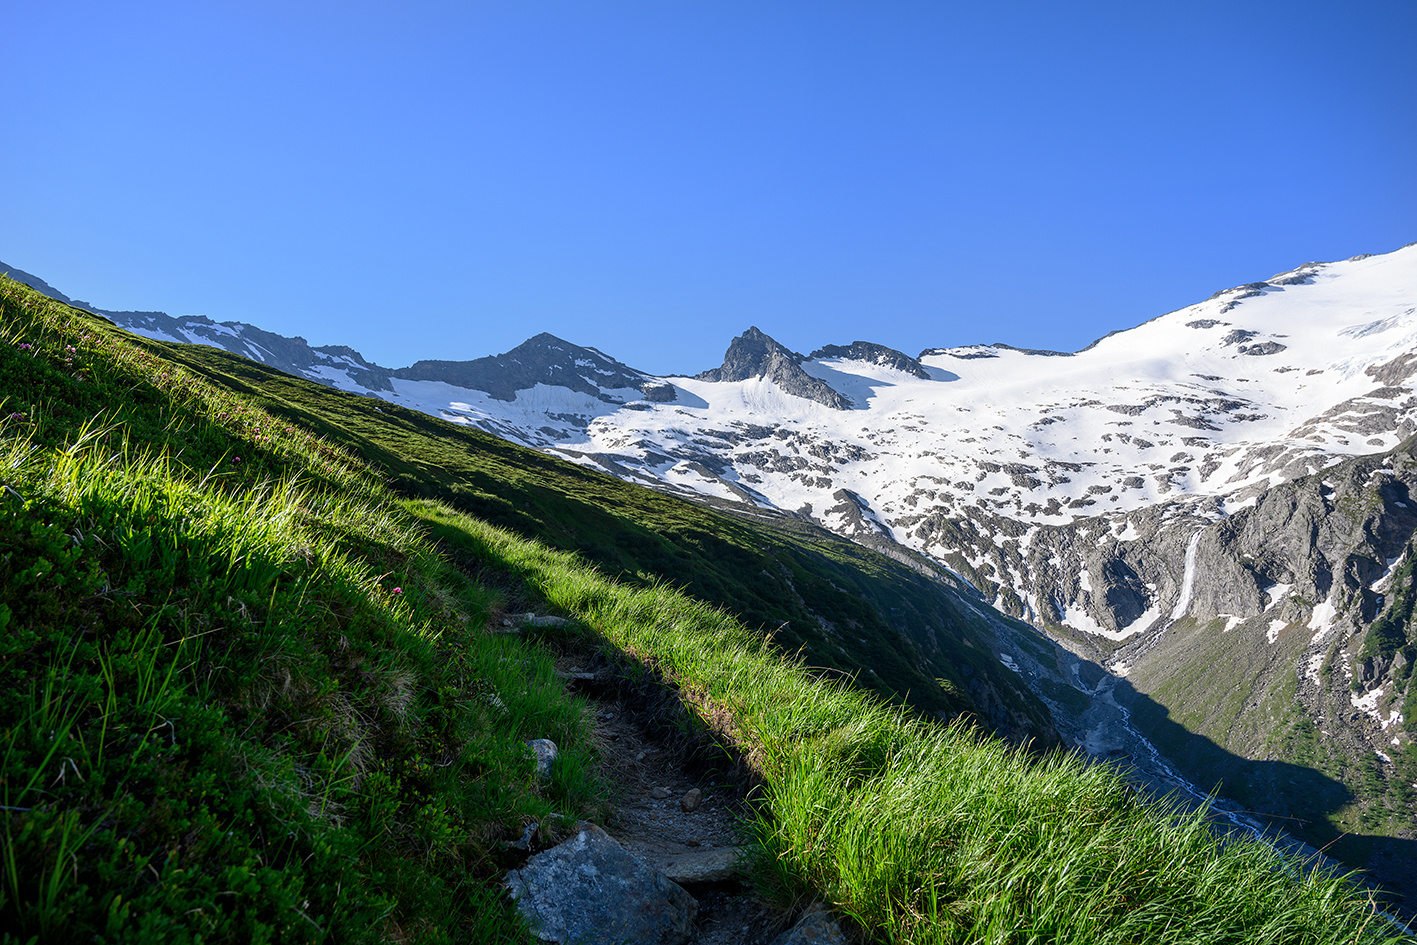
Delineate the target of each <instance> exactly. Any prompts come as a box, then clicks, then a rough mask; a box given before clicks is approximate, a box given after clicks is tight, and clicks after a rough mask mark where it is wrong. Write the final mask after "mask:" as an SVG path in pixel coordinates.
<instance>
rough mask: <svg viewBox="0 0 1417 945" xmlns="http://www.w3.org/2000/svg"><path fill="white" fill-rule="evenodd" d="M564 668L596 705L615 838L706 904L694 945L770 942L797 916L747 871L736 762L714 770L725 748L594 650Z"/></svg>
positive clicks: (666, 698)
mask: <svg viewBox="0 0 1417 945" xmlns="http://www.w3.org/2000/svg"><path fill="white" fill-rule="evenodd" d="M557 669H558V672H559V673H560V675H561V676H562V678H563V679H565V680H566V682H567V684H568V686H569V687H570V688H572V689H573V690H574V691H576V692H577V693H579V694H581V695H583V696H585V697H586V698H588V699H590V700H591V703H592V708H593V711H594V712H595V738H596V741H597V742H598V743H599V748H600V751H601V767H600V774H601V776H602V777H604V778H605V779H606V780H607V781H608V782H610V783H611V784H614V785H616V787H617V788H619V790H620V791H621V794H620V797H619V799H618V804H617V808H616V811H615V814H614V816H613V817H612V818H611V820H610V822H609V823H606V824H603V825H602V826H603V827H604V828H605V830H606V832H607V833H609V834H610V835H611V836H612V837H614V838H615V839H616V840H618V841H619V842H620V843H621V844H622V845H623V846H624V847H625V848H626V849H627V850H629V852H630V853H632V854H633V855H634V856H636V857H638V858H639V859H641V860H643V861H644V862H645V863H648V864H650V865H652V866H654V867H655V868H656V869H659V870H661V871H662V872H664V873H665V874H666V875H668V876H669V877H670V878H671V879H673V880H675V882H677V883H679V885H681V886H683V887H684V888H685V889H686V890H688V892H689V893H690V894H691V895H692V896H693V897H694V898H695V899H697V900H698V903H699V912H698V918H697V920H696V923H695V927H696V936H695V938H694V943H695V945H740V943H741V945H769V943H770V942H771V941H772V940H773V939H774V938H776V937H777V936H778V935H779V934H780V933H781V932H782V931H783V930H784V929H785V928H786V927H787V925H788V924H789V918H790V916H789V914H788V913H787V912H786V911H785V910H783V909H780V908H777V907H775V906H772V905H770V904H768V903H765V902H763V901H761V900H760V899H759V898H757V897H756V896H755V895H754V894H753V890H752V888H751V886H749V885H748V884H747V883H746V882H744V881H743V877H742V876H741V875H740V874H739V872H738V869H737V863H738V859H739V850H740V848H741V847H742V846H743V838H742V836H741V829H742V828H741V826H740V825H741V824H742V823H743V818H744V815H745V801H744V795H745V785H743V784H742V783H735V779H734V778H733V777H732V769H731V765H727V764H715V763H714V762H715V761H716V760H718V759H715V757H714V755H715V751H716V749H714V748H712V746H708V745H705V744H703V736H702V734H700V735H695V734H694V733H693V732H692V730H691V727H689V726H686V725H685V719H684V718H683V713H684V710H683V707H682V706H681V705H679V704H678V702H677V701H676V700H674V699H673V697H672V696H671V695H668V692H667V690H666V689H664V688H663V687H662V686H660V685H659V684H655V683H647V682H646V681H644V680H643V679H640V680H636V679H634V678H633V677H630V676H629V675H628V674H627V673H626V672H625V670H624V669H623V668H621V667H616V666H614V665H612V664H611V663H610V661H608V660H607V659H606V658H605V657H603V656H601V655H600V654H595V653H572V654H567V655H565V656H563V657H562V658H561V659H560V660H559V661H558V665H557ZM717 753H718V754H720V755H721V754H722V753H721V751H718V752H717Z"/></svg>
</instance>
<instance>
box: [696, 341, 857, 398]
mask: <svg viewBox="0 0 1417 945" xmlns="http://www.w3.org/2000/svg"><path fill="white" fill-rule="evenodd" d="M805 360H807V359H806V358H804V357H803V356H802V355H800V354H797V353H796V352H794V351H791V350H789V349H788V348H786V347H784V346H783V345H781V344H779V343H778V342H776V341H774V340H773V339H772V338H771V337H770V336H769V335H767V334H766V333H765V332H763V331H762V330H760V329H759V328H757V326H753V327H750V328H749V329H748V330H747V331H745V332H743V334H741V335H739V336H738V337H737V338H734V339H733V340H732V341H731V342H729V345H728V351H727V353H725V354H724V356H723V366H722V367H716V368H714V369H713V370H711V371H704V372H703V373H702V374H699V375H698V376H697V378H696V379H697V380H701V381H711V382H732V381H746V380H751V379H753V378H765V379H766V380H769V381H772V382H773V383H774V384H776V385H777V386H778V387H779V388H781V389H782V390H783V392H785V393H788V394H791V395H792V396H794V397H802V398H805V399H806V400H812V401H816V402H817V403H819V404H825V405H826V406H828V407H831V408H833V409H834V410H850V409H851V401H850V399H848V398H847V397H846V396H845V395H844V394H842V393H841V392H840V391H838V390H835V389H834V388H833V387H832V386H831V385H830V384H828V383H827V382H826V381H823V380H820V379H818V378H815V377H812V376H811V375H810V374H808V373H807V372H806V371H804V370H802V367H801V364H802V362H803V361H805Z"/></svg>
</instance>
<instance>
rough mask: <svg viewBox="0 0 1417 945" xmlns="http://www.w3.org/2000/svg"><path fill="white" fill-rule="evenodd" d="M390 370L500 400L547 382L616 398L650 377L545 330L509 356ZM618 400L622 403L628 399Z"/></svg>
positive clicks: (412, 378) (411, 378)
mask: <svg viewBox="0 0 1417 945" xmlns="http://www.w3.org/2000/svg"><path fill="white" fill-rule="evenodd" d="M391 373H392V375H393V376H394V377H398V378H406V379H408V380H414V381H442V382H443V383H445V384H451V385H453V386H455V387H466V388H468V389H470V390H480V391H483V392H484V393H486V394H490V395H491V396H492V397H493V398H495V399H497V400H515V399H516V396H517V391H519V390H530V389H531V388H533V387H535V386H537V385H538V384H545V385H547V386H550V387H565V388H568V389H570V390H573V391H577V392H579V393H582V394H589V395H591V396H592V397H596V398H599V399H602V400H605V401H607V402H612V401H615V400H616V399H617V398H615V397H614V396H612V395H610V394H608V393H606V391H607V390H635V391H638V390H640V388H641V387H642V386H643V385H645V383H646V382H647V381H648V380H649V378H648V377H647V375H645V374H642V373H641V372H639V371H636V370H635V369H634V368H631V367H628V366H626V365H624V364H621V363H620V362H619V361H616V360H615V359H614V358H610V357H607V356H606V355H604V354H602V353H600V352H599V351H596V350H595V349H594V348H583V347H581V346H580V345H574V344H571V343H570V342H569V341H563V340H562V339H560V338H557V337H556V336H555V335H552V334H548V333H546V332H542V333H541V334H539V335H537V336H536V337H534V338H530V339H528V340H527V341H524V342H522V343H521V344H519V345H517V346H516V347H515V348H513V349H512V350H511V351H508V352H507V353H506V354H498V355H492V356H489V357H485V358H477V359H476V360H473V361H418V362H415V363H414V364H411V365H409V366H408V367H405V368H399V369H398V370H396V371H393V372H391ZM670 391H671V392H672V391H673V388H672V387H671V388H670ZM660 396H663V395H660ZM618 399H619V400H620V401H621V402H623V401H624V400H625V399H626V398H624V397H621V398H618Z"/></svg>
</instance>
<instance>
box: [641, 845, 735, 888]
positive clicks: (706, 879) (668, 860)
mask: <svg viewBox="0 0 1417 945" xmlns="http://www.w3.org/2000/svg"><path fill="white" fill-rule="evenodd" d="M739 856H740V851H739V850H738V848H737V847H716V848H714V849H712V850H709V849H701V850H698V851H696V852H694V853H680V854H677V855H676V854H671V855H664V854H658V855H647V854H640V859H641V860H643V861H644V862H645V863H646V864H647V865H649V866H652V867H654V868H655V869H657V870H659V871H660V872H661V873H663V874H664V875H665V876H668V877H669V878H670V879H672V880H674V882H676V883H721V882H725V881H727V880H730V879H737V878H738V860H739Z"/></svg>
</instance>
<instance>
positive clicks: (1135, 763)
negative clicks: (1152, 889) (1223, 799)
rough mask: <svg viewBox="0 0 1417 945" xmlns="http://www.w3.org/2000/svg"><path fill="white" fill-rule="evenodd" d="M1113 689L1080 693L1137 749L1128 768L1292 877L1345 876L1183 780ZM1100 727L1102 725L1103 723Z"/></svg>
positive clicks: (1303, 846)
mask: <svg viewBox="0 0 1417 945" xmlns="http://www.w3.org/2000/svg"><path fill="white" fill-rule="evenodd" d="M1079 682H1081V680H1079ZM1116 685H1117V677H1116V676H1113V675H1111V674H1110V673H1108V674H1105V675H1104V676H1103V677H1102V679H1101V680H1099V681H1098V683H1097V685H1096V686H1095V687H1093V688H1092V689H1090V690H1089V689H1087V688H1086V687H1085V686H1083V687H1081V688H1082V689H1083V691H1084V692H1088V693H1089V694H1090V695H1091V696H1093V698H1094V700H1095V702H1096V703H1099V704H1101V705H1105V706H1108V707H1111V708H1113V709H1115V710H1116V716H1115V718H1116V721H1118V722H1119V723H1120V725H1121V727H1122V729H1123V730H1124V731H1125V732H1126V735H1127V736H1128V739H1127V740H1128V741H1129V742H1130V743H1131V744H1130V745H1129V746H1128V747H1129V748H1131V747H1135V748H1137V749H1140V753H1139V752H1138V751H1127V752H1126V753H1127V754H1128V755H1129V756H1130V764H1131V767H1132V768H1133V769H1135V770H1136V771H1137V772H1139V773H1141V774H1143V775H1145V776H1146V777H1147V778H1148V779H1151V780H1154V781H1160V782H1162V783H1165V784H1169V785H1173V786H1174V787H1176V788H1178V789H1179V790H1180V792H1181V793H1182V794H1183V795H1185V799H1188V800H1189V805H1188V806H1192V807H1194V808H1195V809H1198V810H1203V811H1205V812H1206V813H1207V814H1208V815H1210V816H1212V817H1214V818H1218V819H1220V820H1223V821H1224V822H1225V823H1228V824H1229V825H1230V826H1232V827H1234V828H1235V829H1236V830H1238V831H1240V832H1241V833H1243V834H1246V835H1248V836H1250V837H1252V838H1254V839H1255V840H1258V841H1259V842H1261V843H1263V844H1265V845H1266V846H1268V847H1269V848H1270V849H1272V850H1274V851H1275V852H1277V853H1279V854H1281V855H1282V856H1283V862H1284V863H1285V866H1286V869H1288V870H1290V871H1291V872H1294V873H1295V875H1296V877H1297V870H1298V869H1300V868H1304V869H1310V868H1312V869H1325V870H1331V871H1333V872H1336V873H1346V872H1348V870H1347V869H1346V868H1345V867H1344V866H1343V865H1342V864H1341V863H1339V862H1337V861H1336V860H1333V859H1330V858H1329V857H1327V856H1325V855H1324V854H1323V853H1322V852H1321V851H1319V850H1316V849H1315V848H1313V847H1312V846H1310V845H1308V844H1307V843H1304V842H1303V841H1301V840H1299V839H1297V838H1295V837H1292V836H1290V835H1289V834H1287V833H1284V832H1283V831H1281V830H1279V829H1277V828H1271V829H1266V828H1264V827H1263V826H1261V825H1260V824H1258V823H1256V822H1255V821H1253V820H1251V819H1250V818H1248V817H1246V816H1245V815H1244V813H1243V812H1241V811H1236V810H1230V809H1228V808H1227V807H1225V806H1224V805H1223V804H1222V803H1220V798H1218V797H1217V796H1216V795H1214V794H1207V793H1206V792H1204V791H1202V790H1201V789H1200V788H1198V787H1196V785H1194V784H1192V783H1191V782H1190V781H1189V780H1187V779H1186V778H1185V777H1183V776H1182V775H1181V773H1180V772H1179V771H1177V770H1176V768H1175V767H1174V766H1173V765H1172V764H1171V763H1170V762H1169V761H1167V760H1166V758H1165V757H1164V756H1163V755H1162V754H1161V752H1160V750H1159V749H1157V747H1156V746H1155V745H1153V744H1152V743H1151V741H1150V739H1148V738H1147V737H1146V736H1145V735H1143V734H1142V733H1141V732H1140V731H1138V730H1137V727H1136V726H1135V725H1133V724H1132V713H1131V710H1130V709H1128V708H1127V707H1126V706H1125V705H1122V704H1121V703H1120V702H1118V701H1117V699H1116V697H1115V696H1114V695H1113V692H1112V691H1113V689H1114V688H1115V687H1116ZM1102 724H1103V725H1105V722H1103V723H1102ZM1171 796H1173V797H1176V792H1174V791H1173V792H1171ZM1178 799H1181V798H1178ZM1296 859H1297V860H1299V861H1300V864H1299V866H1295V865H1294V860H1296ZM1378 914H1379V915H1381V916H1382V917H1383V918H1384V919H1386V920H1387V921H1388V922H1389V923H1391V925H1392V927H1393V928H1394V929H1396V930H1398V931H1401V932H1402V933H1403V934H1404V935H1412V934H1413V929H1412V927H1411V926H1410V925H1408V924H1407V923H1406V922H1404V921H1403V920H1402V919H1400V918H1398V917H1397V916H1395V915H1393V914H1392V913H1390V912H1387V911H1384V910H1378Z"/></svg>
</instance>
